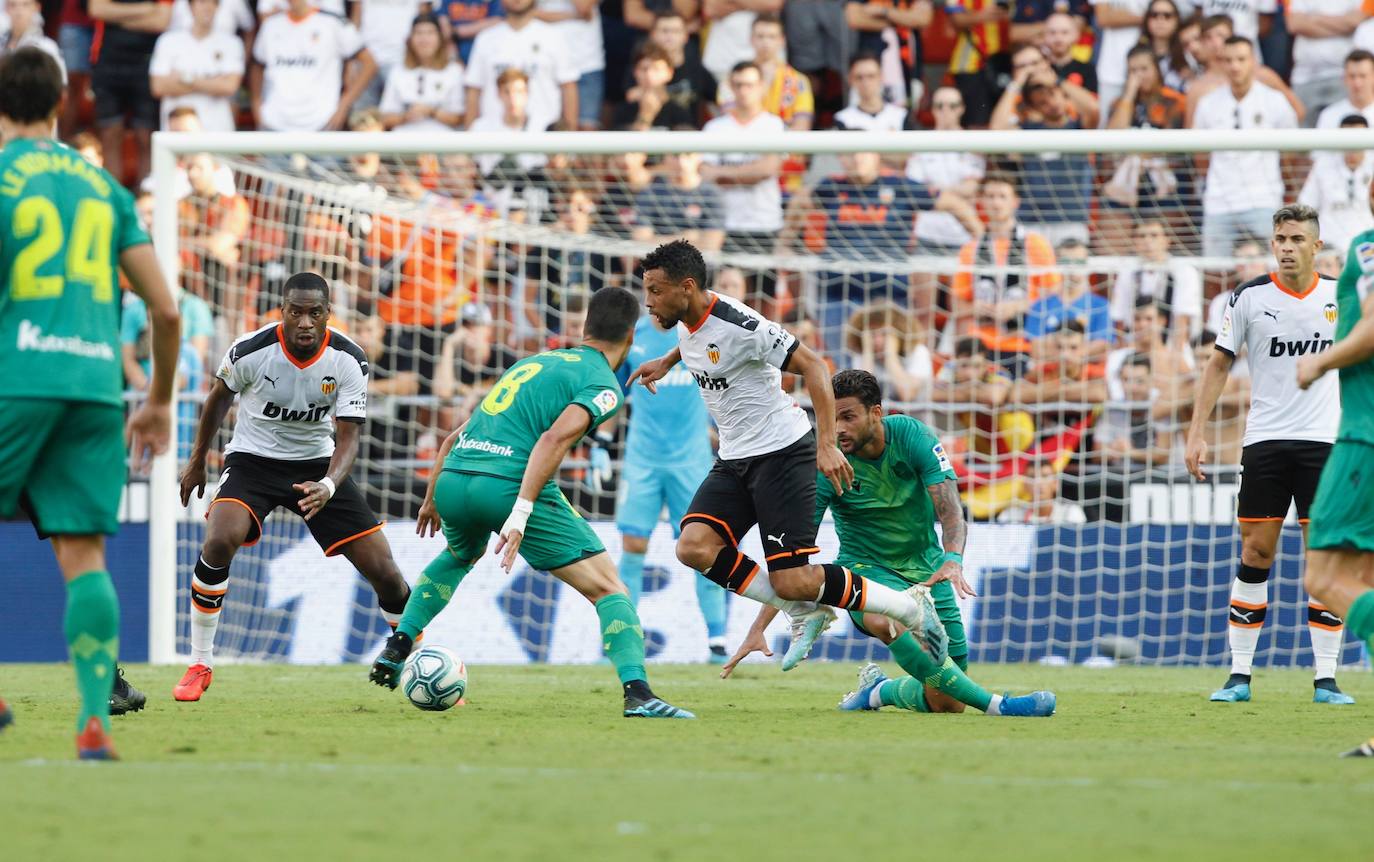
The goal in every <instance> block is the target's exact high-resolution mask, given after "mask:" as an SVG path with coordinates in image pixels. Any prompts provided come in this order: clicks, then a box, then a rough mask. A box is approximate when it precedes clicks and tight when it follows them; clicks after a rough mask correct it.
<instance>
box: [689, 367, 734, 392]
mask: <svg viewBox="0 0 1374 862" xmlns="http://www.w3.org/2000/svg"><path fill="white" fill-rule="evenodd" d="M692 378H693V379H694V380H696V382H697V386H700V387H701V388H702V389H709V390H710V391H712V392H719V391H721V390H722V389H729V388H730V382H729V381H728V380H726V379H725V378H724V377H707V376H706V375H705V374H698V373H696V372H695V371H693V372H692Z"/></svg>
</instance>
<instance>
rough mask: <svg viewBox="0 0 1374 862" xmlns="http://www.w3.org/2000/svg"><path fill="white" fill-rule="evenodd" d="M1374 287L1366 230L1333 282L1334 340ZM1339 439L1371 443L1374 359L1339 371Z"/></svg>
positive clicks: (1373, 237)
mask: <svg viewBox="0 0 1374 862" xmlns="http://www.w3.org/2000/svg"><path fill="white" fill-rule="evenodd" d="M1371 288H1374V230H1367V231H1365V232H1364V233H1362V234H1360V235H1359V236H1357V237H1355V239H1353V240H1352V241H1351V243H1350V253H1349V254H1348V255H1347V256H1346V261H1345V269H1343V270H1341V278H1340V280H1339V281H1338V282H1336V309H1337V313H1338V314H1339V315H1340V317H1339V319H1338V320H1337V321H1336V340H1337V341H1340V340H1342V339H1343V338H1345V337H1346V336H1347V335H1349V334H1350V330H1351V329H1354V328H1355V324H1357V323H1359V322H1360V306H1361V304H1362V303H1363V302H1364V300H1365V297H1367V296H1369V292H1370V289H1371ZM1340 375H1341V427H1340V431H1339V432H1338V433H1337V435H1336V436H1337V439H1340V440H1358V441H1360V442H1361V443H1369V444H1371V445H1374V359H1366V360H1365V361H1364V362H1357V363H1355V364H1354V365H1350V366H1347V367H1345V368H1342V369H1341V370H1340Z"/></svg>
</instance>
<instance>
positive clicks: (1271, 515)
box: [1186, 205, 1355, 704]
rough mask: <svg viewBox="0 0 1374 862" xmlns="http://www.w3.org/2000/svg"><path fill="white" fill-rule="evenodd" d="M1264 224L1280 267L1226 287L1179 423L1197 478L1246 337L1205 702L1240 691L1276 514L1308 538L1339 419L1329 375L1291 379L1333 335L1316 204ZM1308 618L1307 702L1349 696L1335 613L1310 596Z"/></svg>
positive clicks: (1246, 688) (1261, 614) (1257, 625)
mask: <svg viewBox="0 0 1374 862" xmlns="http://www.w3.org/2000/svg"><path fill="white" fill-rule="evenodd" d="M1273 222H1274V234H1273V239H1272V240H1271V242H1270V248H1271V249H1272V250H1273V253H1274V257H1275V258H1276V259H1277V260H1278V263H1279V270H1278V272H1271V273H1266V274H1265V275H1262V276H1260V277H1259V278H1256V279H1253V280H1252V281H1249V282H1246V283H1245V284H1242V285H1240V286H1239V287H1237V288H1236V289H1235V292H1234V293H1233V294H1232V295H1231V301H1230V306H1229V307H1228V308H1227V309H1226V316H1225V317H1224V318H1223V319H1222V325H1221V332H1219V333H1217V341H1216V352H1215V353H1213V354H1212V358H1211V360H1210V361H1209V362H1208V364H1207V368H1206V370H1205V371H1204V372H1203V375H1202V380H1201V381H1200V382H1199V384H1198V391H1197V403H1196V405H1195V407H1194V410H1193V419H1192V423H1191V424H1190V425H1189V426H1188V448H1187V455H1186V459H1187V464H1188V470H1189V472H1191V473H1192V474H1193V476H1194V477H1196V478H1197V480H1198V481H1205V477H1204V475H1203V472H1202V464H1203V463H1205V461H1206V456H1207V443H1206V441H1205V440H1204V434H1203V429H1204V427H1205V424H1206V422H1207V419H1208V417H1209V416H1210V415H1211V413H1212V409H1213V408H1214V407H1215V406H1216V403H1217V398H1218V397H1220V395H1221V392H1222V389H1223V388H1224V387H1225V385H1226V378H1227V375H1228V374H1229V373H1230V370H1231V365H1232V363H1234V362H1235V359H1236V354H1237V353H1239V352H1240V350H1241V348H1242V347H1244V348H1245V349H1246V350H1247V351H1248V353H1249V362H1250V369H1251V370H1250V381H1251V397H1250V413H1249V416H1248V417H1247V419H1246V423H1245V439H1244V441H1243V443H1244V450H1243V452H1242V454H1241V477H1240V494H1239V497H1238V499H1237V506H1236V508H1237V513H1236V514H1237V519H1238V520H1239V521H1240V536H1241V552H1240V568H1239V569H1238V570H1237V572H1236V578H1235V580H1234V581H1233V582H1232V584H1231V602H1230V607H1229V609H1228V611H1227V613H1228V616H1229V621H1230V625H1229V627H1228V631H1227V640H1228V641H1229V643H1230V647H1231V676H1230V678H1229V679H1228V680H1227V681H1226V684H1225V685H1224V686H1222V688H1220V689H1219V690H1217V691H1216V692H1214V693H1213V694H1212V700H1214V701H1219V702H1224V703H1236V702H1243V701H1248V700H1250V670H1251V664H1252V662H1253V660H1254V657H1255V646H1256V644H1258V642H1259V634H1260V629H1261V628H1262V627H1263V625H1264V618H1265V613H1266V611H1267V609H1268V603H1269V600H1268V580H1269V571H1270V567H1271V566H1273V564H1274V553H1275V550H1276V548H1277V547H1278V542H1279V534H1280V532H1281V530H1282V528H1283V520H1284V518H1285V516H1287V514H1288V507H1289V503H1290V502H1291V503H1293V504H1294V505H1295V506H1296V508H1297V512H1298V521H1299V523H1301V524H1302V529H1303V538H1304V540H1305V539H1306V536H1307V513H1308V509H1309V508H1310V507H1311V505H1312V498H1313V497H1314V496H1315V495H1316V492H1317V482H1318V480H1319V479H1320V478H1321V472H1322V467H1323V466H1324V465H1325V464H1326V457H1327V455H1328V454H1329V453H1330V452H1331V446H1332V444H1333V443H1334V442H1335V440H1336V429H1337V427H1338V426H1339V425H1340V419H1341V402H1340V389H1339V387H1338V384H1337V379H1336V375H1334V374H1331V375H1327V376H1326V377H1324V378H1322V379H1321V380H1319V381H1317V383H1316V384H1314V385H1313V386H1312V387H1311V388H1310V389H1307V390H1306V391H1304V390H1300V389H1299V388H1298V384H1297V363H1298V357H1300V356H1305V355H1308V354H1313V353H1320V352H1321V351H1323V350H1326V349H1327V348H1329V347H1330V346H1331V344H1332V341H1333V340H1334V338H1335V333H1336V282H1335V280H1334V279H1330V278H1327V277H1325V276H1319V275H1317V273H1316V271H1315V269H1314V268H1313V260H1314V259H1315V258H1316V255H1317V252H1318V251H1319V250H1320V249H1321V246H1322V243H1321V240H1320V239H1318V236H1319V235H1320V230H1319V227H1318V223H1317V211H1316V210H1314V209H1312V208H1311V207H1308V206H1302V205H1298V206H1287V207H1283V208H1282V209H1280V210H1278V211H1277V212H1275V213H1274V218H1273ZM1307 624H1308V630H1309V632H1310V634H1311V637H1312V655H1313V660H1314V664H1315V665H1316V670H1315V680H1314V683H1313V685H1314V687H1315V692H1314V694H1313V697H1312V700H1313V702H1315V703H1335V704H1349V703H1354V702H1355V701H1354V699H1353V698H1351V697H1350V696H1349V695H1347V694H1345V693H1344V692H1342V691H1341V690H1340V689H1339V688H1337V687H1336V663H1337V660H1338V659H1339V657H1340V648H1341V635H1342V629H1343V622H1342V621H1341V619H1340V618H1339V617H1337V616H1336V615H1335V614H1333V613H1332V612H1331V611H1330V610H1328V609H1327V608H1325V607H1323V606H1322V605H1321V604H1319V603H1318V602H1315V601H1311V600H1309V603H1308V606H1307Z"/></svg>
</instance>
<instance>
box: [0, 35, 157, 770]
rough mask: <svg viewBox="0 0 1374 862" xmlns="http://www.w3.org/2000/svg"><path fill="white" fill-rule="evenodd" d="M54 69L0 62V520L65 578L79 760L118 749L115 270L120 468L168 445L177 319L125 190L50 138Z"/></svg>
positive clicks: (120, 480)
mask: <svg viewBox="0 0 1374 862" xmlns="http://www.w3.org/2000/svg"><path fill="white" fill-rule="evenodd" d="M61 101H62V71H61V69H60V68H59V67H58V65H57V62H56V61H55V60H53V59H52V57H50V56H49V55H48V54H46V53H44V52H43V51H42V50H40V49H38V48H22V49H20V50H18V51H16V52H14V53H13V54H10V55H9V56H7V57H5V59H4V60H3V61H0V137H3V139H4V150H3V151H0V464H3V465H4V469H3V470H0V517H4V518H8V517H13V516H14V515H15V514H16V513H17V512H18V511H19V510H21V509H22V510H23V511H24V512H25V513H26V514H27V515H28V516H29V518H30V519H31V520H32V521H33V524H34V527H35V528H36V529H37V530H38V532H39V535H41V536H43V537H45V538H51V540H52V546H53V551H54V553H55V554H56V556H57V564H58V567H59V568H60V569H61V570H62V577H63V578H64V579H65V580H66V582H67V609H66V614H65V616H64V618H63V628H64V631H65V634H66V638H67V646H68V649H69V651H70V654H71V660H72V665H73V667H74V669H75V671H76V683H77V690H78V691H79V693H80V697H81V706H80V709H79V711H78V714H77V716H78V717H77V723H76V728H77V738H76V747H77V756H78V757H81V758H82V759H88V760H111V759H114V758H115V752H114V747H113V745H112V743H111V740H110V734H109V730H110V717H109V714H110V693H111V690H112V688H113V686H114V683H115V659H116V657H117V653H118V650H119V602H118V599H117V598H116V596H115V590H114V585H113V583H112V582H111V581H110V574H109V572H108V571H106V568H105V536H107V535H112V534H113V533H115V532H116V531H117V530H118V529H119V517H118V510H119V498H120V495H121V494H122V493H123V490H124V480H125V473H126V464H125V461H126V449H125V423H124V401H123V397H122V396H123V390H124V375H123V371H122V367H121V365H120V340H119V312H120V293H119V273H118V268H120V267H122V268H123V270H124V272H125V273H126V274H127V275H128V276H129V280H130V281H131V282H132V284H133V288H134V292H135V293H137V294H138V295H139V296H140V297H141V298H142V299H143V300H144V302H146V303H147V305H148V312H149V315H150V318H151V320H152V328H153V383H152V385H151V386H150V388H149V395H148V400H147V402H145V404H144V405H143V406H142V407H141V408H139V409H138V411H137V412H135V413H134V414H133V416H132V417H130V419H129V423H128V434H129V437H130V441H131V442H132V445H133V461H134V466H135V468H136V469H141V468H142V466H143V464H144V462H145V460H146V457H147V453H148V452H149V451H151V452H153V453H156V454H161V453H163V452H165V451H166V450H167V446H168V442H169V440H170V436H171V414H170V404H171V398H172V385H173V383H174V381H175V376H176V362H177V350H178V346H179V343H180V332H179V327H180V317H179V315H178V313H177V306H176V302H175V301H174V300H173V299H172V294H171V291H169V290H168V289H167V285H166V283H165V282H164V281H163V279H162V275H161V272H160V271H159V269H158V265H157V259H156V258H155V257H154V255H153V248H152V245H151V244H150V243H149V240H148V235H147V234H146V233H144V231H143V228H141V227H140V226H139V223H138V216H137V215H136V214H135V212H134V200H133V197H132V196H131V195H130V194H129V193H128V192H127V191H126V190H125V189H124V188H123V187H122V186H120V185H119V183H118V182H117V181H116V180H115V179H114V177H112V176H110V175H109V174H107V173H106V172H105V171H103V170H101V169H100V168H97V167H95V166H94V165H92V164H91V163H90V162H87V161H86V160H85V159H84V158H82V157H81V155H80V154H79V153H77V152H76V151H75V150H73V149H70V148H69V147H67V146H65V145H64V144H61V143H59V142H58V141H56V140H54V138H53V129H54V124H55V123H56V119H57V111H58V108H59V106H60V104H61Z"/></svg>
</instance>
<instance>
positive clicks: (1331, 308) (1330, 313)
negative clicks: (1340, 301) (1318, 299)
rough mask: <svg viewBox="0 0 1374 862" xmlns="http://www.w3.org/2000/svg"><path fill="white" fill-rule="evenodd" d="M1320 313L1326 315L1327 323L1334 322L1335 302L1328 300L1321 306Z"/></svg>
mask: <svg viewBox="0 0 1374 862" xmlns="http://www.w3.org/2000/svg"><path fill="white" fill-rule="evenodd" d="M1322 314H1324V315H1326V322H1327V323H1335V322H1336V303H1334V302H1328V303H1327V304H1326V305H1323V306H1322Z"/></svg>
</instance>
